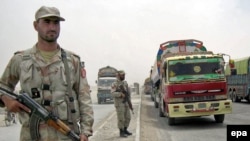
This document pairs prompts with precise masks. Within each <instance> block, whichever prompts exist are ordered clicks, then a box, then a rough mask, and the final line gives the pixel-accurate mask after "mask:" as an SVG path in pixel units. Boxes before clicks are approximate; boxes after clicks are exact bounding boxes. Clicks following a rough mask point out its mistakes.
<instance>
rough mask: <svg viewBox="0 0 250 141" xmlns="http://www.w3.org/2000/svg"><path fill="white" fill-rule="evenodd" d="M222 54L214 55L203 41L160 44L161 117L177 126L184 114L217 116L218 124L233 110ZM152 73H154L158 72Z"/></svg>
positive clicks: (187, 115) (158, 54) (175, 41)
mask: <svg viewBox="0 0 250 141" xmlns="http://www.w3.org/2000/svg"><path fill="white" fill-rule="evenodd" d="M224 62H225V61H224V58H223V55H222V54H214V53H213V52H211V51H207V49H206V48H205V47H204V46H203V42H201V41H199V40H194V39H189V40H173V41H167V42H165V43H162V44H160V48H159V51H158V52H157V57H156V66H157V69H155V71H158V72H157V73H158V75H159V76H157V77H158V78H159V80H156V79H155V80H154V83H155V84H154V85H156V83H157V82H158V81H159V89H158V88H157V89H158V92H159V103H158V104H159V116H161V117H163V116H167V117H168V124H169V125H174V124H175V119H176V118H180V117H196V116H209V115H213V116H214V118H215V121H216V122H217V123H222V122H223V121H224V116H225V114H228V113H231V112H232V101H231V100H229V99H227V83H226V76H225V73H224V64H225V63H224ZM157 73H156V72H152V74H157Z"/></svg>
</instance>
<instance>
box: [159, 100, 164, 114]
mask: <svg viewBox="0 0 250 141" xmlns="http://www.w3.org/2000/svg"><path fill="white" fill-rule="evenodd" d="M159 116H160V117H165V115H164V113H163V112H162V108H161V102H160V101H159Z"/></svg>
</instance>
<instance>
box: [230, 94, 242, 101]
mask: <svg viewBox="0 0 250 141" xmlns="http://www.w3.org/2000/svg"><path fill="white" fill-rule="evenodd" d="M232 101H233V102H240V99H239V98H238V96H237V94H236V92H233V99H232Z"/></svg>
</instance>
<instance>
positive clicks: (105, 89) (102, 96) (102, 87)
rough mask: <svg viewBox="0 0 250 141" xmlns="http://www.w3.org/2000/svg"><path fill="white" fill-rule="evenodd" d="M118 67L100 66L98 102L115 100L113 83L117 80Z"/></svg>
mask: <svg viewBox="0 0 250 141" xmlns="http://www.w3.org/2000/svg"><path fill="white" fill-rule="evenodd" d="M116 73H117V69H115V68H114V67H111V66H106V67H103V68H100V69H99V71H98V78H97V81H96V83H97V101H98V104H101V103H105V102H106V101H111V100H113V97H112V95H111V84H112V83H113V82H114V81H115V80H116Z"/></svg>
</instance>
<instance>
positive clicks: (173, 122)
mask: <svg viewBox="0 0 250 141" xmlns="http://www.w3.org/2000/svg"><path fill="white" fill-rule="evenodd" d="M174 124H175V118H171V117H168V125H170V126H171V125H174Z"/></svg>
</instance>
